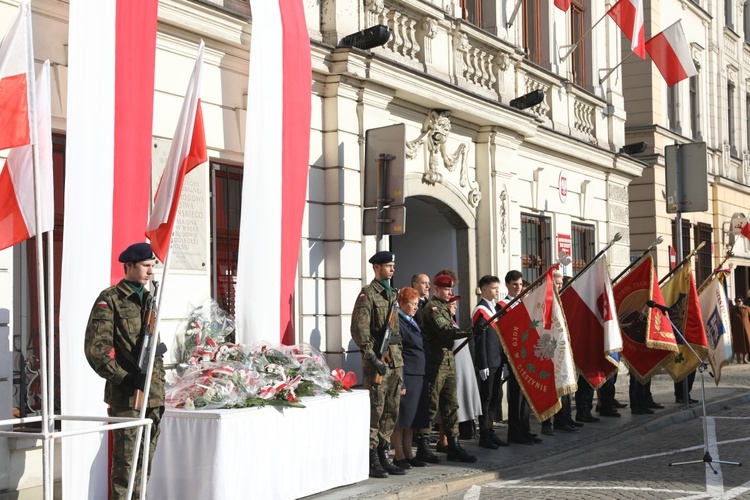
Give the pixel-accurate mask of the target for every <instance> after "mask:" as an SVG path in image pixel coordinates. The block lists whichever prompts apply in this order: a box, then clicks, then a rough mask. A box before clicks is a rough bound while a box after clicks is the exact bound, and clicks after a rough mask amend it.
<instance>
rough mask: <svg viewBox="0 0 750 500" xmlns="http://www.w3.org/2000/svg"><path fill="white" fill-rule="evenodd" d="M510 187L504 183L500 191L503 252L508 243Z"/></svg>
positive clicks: (501, 243)
mask: <svg viewBox="0 0 750 500" xmlns="http://www.w3.org/2000/svg"><path fill="white" fill-rule="evenodd" d="M507 205H508V188H507V187H505V185H503V189H502V190H501V191H500V245H501V246H502V247H503V253H505V248H506V247H507V245H508V238H507V236H506V235H507V234H508V207H507Z"/></svg>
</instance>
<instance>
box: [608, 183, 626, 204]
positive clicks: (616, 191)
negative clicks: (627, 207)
mask: <svg viewBox="0 0 750 500" xmlns="http://www.w3.org/2000/svg"><path fill="white" fill-rule="evenodd" d="M609 199H610V200H611V201H620V202H622V203H627V202H628V188H627V187H626V186H620V185H618V184H610V185H609Z"/></svg>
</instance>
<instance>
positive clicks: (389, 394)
mask: <svg viewBox="0 0 750 500" xmlns="http://www.w3.org/2000/svg"><path fill="white" fill-rule="evenodd" d="M394 260H395V256H394V255H393V253H391V252H388V251H382V252H378V253H376V254H375V255H373V256H372V257H371V258H370V261H369V262H370V264H372V268H373V271H375V279H373V280H372V282H370V284H369V285H367V286H366V287H364V288H363V289H362V291H360V292H359V297H357V301H356V303H355V304H354V311H352V324H351V335H352V339H353V340H354V342H355V343H356V344H357V346H359V350H360V353H361V354H362V372H363V375H364V385H365V388H366V389H367V390H369V391H370V477H377V478H384V477H388V474H396V475H403V474H406V471H405V470H404V469H402V468H401V467H398V466H397V465H395V464H393V463H392V462H391V461H390V459H389V457H388V447H389V445H390V442H391V434H392V433H393V429H394V427H395V426H396V421H397V420H398V409H399V403H400V401H401V388H402V386H403V382H402V367H403V366H404V362H403V358H402V354H401V348H402V346H401V336H400V334H399V327H398V315H397V314H391V312H393V313H395V312H396V309H395V307H394V304H395V303H396V301H397V296H398V291H397V290H396V289H392V288H391V283H390V279H391V277H393V271H394V269H395V264H394ZM391 316H392V318H391ZM389 324H390V328H391V337H390V340H389V341H388V348H387V351H386V352H387V353H388V354H389V356H384V357H383V358H382V359H381V356H380V353H381V346H382V344H383V341H384V338H385V333H386V328H387V327H388V325H389ZM376 375H380V376H381V377H382V381H381V382H380V383H376Z"/></svg>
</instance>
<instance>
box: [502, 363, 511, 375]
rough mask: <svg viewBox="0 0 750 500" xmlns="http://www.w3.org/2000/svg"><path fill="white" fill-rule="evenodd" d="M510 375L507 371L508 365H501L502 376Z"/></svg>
mask: <svg viewBox="0 0 750 500" xmlns="http://www.w3.org/2000/svg"><path fill="white" fill-rule="evenodd" d="M509 376H510V372H509V371H508V365H503V378H508V377H509Z"/></svg>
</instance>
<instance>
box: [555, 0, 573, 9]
mask: <svg viewBox="0 0 750 500" xmlns="http://www.w3.org/2000/svg"><path fill="white" fill-rule="evenodd" d="M555 7H557V8H558V9H560V10H561V11H563V12H568V9H569V8H570V0H555Z"/></svg>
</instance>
